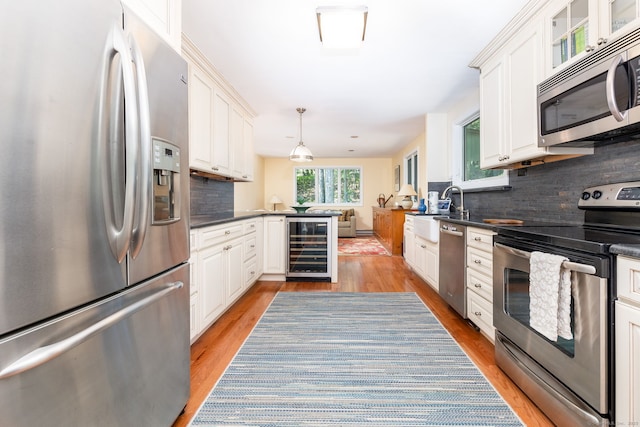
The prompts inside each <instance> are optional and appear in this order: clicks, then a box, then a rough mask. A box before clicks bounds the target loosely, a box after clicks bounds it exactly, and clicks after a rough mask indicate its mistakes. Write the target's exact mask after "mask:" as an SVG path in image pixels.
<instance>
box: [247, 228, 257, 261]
mask: <svg viewBox="0 0 640 427" xmlns="http://www.w3.org/2000/svg"><path fill="white" fill-rule="evenodd" d="M256 245H257V240H256V235H255V233H254V234H250V235H248V236H245V238H244V259H248V258H251V257H252V256H255V255H256V249H257V248H256Z"/></svg>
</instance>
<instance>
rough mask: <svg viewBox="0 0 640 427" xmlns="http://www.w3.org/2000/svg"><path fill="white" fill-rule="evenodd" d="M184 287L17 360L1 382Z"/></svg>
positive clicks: (143, 301) (162, 292) (159, 294)
mask: <svg viewBox="0 0 640 427" xmlns="http://www.w3.org/2000/svg"><path fill="white" fill-rule="evenodd" d="M183 286H184V283H182V282H174V283H170V284H169V285H168V286H167V287H165V288H163V289H161V290H159V291H158V292H156V293H154V294H152V295H149V296H148V297H146V298H143V299H141V300H140V301H138V302H136V303H133V304H131V305H129V306H127V307H125V308H123V309H122V310H119V311H116V312H115V313H113V314H111V315H109V316H107V317H105V318H104V319H102V320H101V321H99V322H97V323H94V324H93V325H91V326H90V327H88V328H86V329H84V330H82V331H80V332H78V333H77V334H74V335H72V336H70V337H68V338H65V339H63V340H62V341H58V342H57V343H54V344H49V345H46V346H44V347H40V348H37V349H35V350H33V351H31V352H29V353H27V354H25V355H24V356H22V357H21V358H20V359H18V360H16V361H15V362H13V363H11V364H10V365H9V366H7V367H6V368H4V369H3V370H2V371H0V380H2V379H5V378H9V377H12V376H14V375H18V374H20V373H22V372H25V371H28V370H30V369H33V368H37V367H38V366H40V365H43V364H45V363H47V362H49V361H50V360H53V359H55V358H56V357H58V356H60V355H62V354H64V353H66V352H67V351H69V350H71V349H72V348H74V347H77V346H78V345H80V344H82V343H83V342H85V341H87V340H88V339H89V338H91V337H93V336H94V335H96V334H98V333H100V332H102V331H104V330H105V329H107V328H109V327H111V326H113V325H115V324H116V323H118V322H121V321H122V320H124V319H126V318H127V317H129V316H131V315H132V314H134V313H135V312H137V311H140V310H142V309H143V308H145V307H147V306H149V305H151V304H153V303H154V302H156V301H158V300H159V299H162V298H164V297H165V295H167V294H169V293H171V292H173V291H175V290H177V289H180V288H182V287H183Z"/></svg>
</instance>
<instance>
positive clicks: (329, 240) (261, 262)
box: [189, 210, 340, 342]
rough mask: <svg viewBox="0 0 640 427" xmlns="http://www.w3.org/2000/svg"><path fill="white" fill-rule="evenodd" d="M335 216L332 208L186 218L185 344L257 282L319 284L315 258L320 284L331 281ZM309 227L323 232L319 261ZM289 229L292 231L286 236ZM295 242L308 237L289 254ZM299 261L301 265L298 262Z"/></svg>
mask: <svg viewBox="0 0 640 427" xmlns="http://www.w3.org/2000/svg"><path fill="white" fill-rule="evenodd" d="M338 216H340V211H332V210H312V211H307V212H306V213H295V212H288V211H275V212H274V211H263V210H255V211H245V212H228V213H216V214H212V215H196V216H192V217H191V233H190V241H191V257H190V259H189V262H190V264H191V275H192V277H191V303H190V304H191V334H190V335H191V342H193V341H195V340H196V339H197V338H198V337H199V336H200V335H201V334H202V333H203V332H204V331H205V330H206V329H207V328H208V327H209V326H210V325H211V324H212V323H213V322H215V321H216V320H217V319H218V318H219V317H220V316H221V315H222V314H223V313H224V312H225V311H226V310H227V309H228V308H229V307H230V306H231V305H232V304H233V303H234V302H235V301H237V299H238V298H239V297H240V296H242V295H243V294H244V293H245V292H246V291H247V290H248V289H249V288H251V286H252V285H253V284H254V283H255V282H256V281H257V280H258V279H260V280H264V281H300V280H306V281H308V280H321V279H318V278H317V276H318V274H317V272H316V271H317V264H318V259H319V258H322V261H321V262H324V266H325V268H326V271H325V274H324V276H325V277H324V278H323V279H322V280H323V281H331V282H332V283H336V282H337V281H338ZM300 224H302V228H301V227H300ZM307 224H308V225H309V226H308V227H307ZM312 224H319V225H320V228H321V229H322V230H323V232H324V240H323V242H322V244H321V245H320V246H321V248H320V250H321V251H322V257H320V256H318V255H317V253H318V252H319V249H318V246H319V242H318V239H319V236H318V235H317V234H318V233H317V232H315V231H314V232H312V231H311V230H312V228H313V227H312ZM323 224H324V226H323ZM327 225H328V227H327ZM289 227H291V228H292V230H297V231H295V232H290V231H289ZM296 227H297V228H296ZM307 229H308V230H309V233H307V232H306V230H307ZM314 230H317V229H314ZM314 233H315V234H314ZM290 235H291V236H290ZM296 238H297V239H298V240H300V239H303V240H304V239H305V238H306V239H309V241H308V242H307V246H306V247H302V248H301V249H300V248H298V249H297V252H296V251H294V250H292V248H293V245H294V244H293V243H292V244H290V241H292V242H293V239H296ZM290 246H291V248H290ZM303 246H304V244H303ZM310 246H312V247H310ZM300 259H304V260H305V262H304V263H301V262H300V261H299V260H300ZM296 261H297V264H296ZM311 264H314V267H313V268H309V269H308V270H306V269H305V268H304V267H302V268H301V267H300V266H301V265H311ZM305 271H308V274H305ZM307 275H308V276H309V277H306V276H307Z"/></svg>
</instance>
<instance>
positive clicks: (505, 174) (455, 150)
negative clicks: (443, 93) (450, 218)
mask: <svg viewBox="0 0 640 427" xmlns="http://www.w3.org/2000/svg"><path fill="white" fill-rule="evenodd" d="M478 118H479V119H480V127H481V128H482V117H481V116H480V111H478V110H476V111H475V112H473V113H472V114H470V115H466V116H464V117H462V118H461V119H459V120H456V121H455V122H454V125H453V129H452V138H451V139H452V156H451V158H452V166H451V168H452V172H453V173H452V179H451V182H452V184H453V185H457V186H458V187H460V188H462V189H463V190H471V189H483V188H491V187H499V186H506V185H509V171H508V170H503V171H502V173H501V174H500V175H498V176H493V177H490V178H481V179H474V180H468V181H465V180H464V170H465V165H464V162H465V158H464V127H465V126H466V125H468V124H469V123H471V122H473V121H474V120H476V119H478ZM481 143H482V142H481ZM480 154H482V150H481V153H480Z"/></svg>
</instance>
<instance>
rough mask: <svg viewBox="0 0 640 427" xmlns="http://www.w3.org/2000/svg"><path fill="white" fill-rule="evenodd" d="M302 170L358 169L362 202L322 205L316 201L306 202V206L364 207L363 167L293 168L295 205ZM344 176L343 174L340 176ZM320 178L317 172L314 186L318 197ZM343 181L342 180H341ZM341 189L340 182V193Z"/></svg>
mask: <svg viewBox="0 0 640 427" xmlns="http://www.w3.org/2000/svg"><path fill="white" fill-rule="evenodd" d="M300 169H307V170H308V169H314V170H316V171H317V170H319V169H340V170H345V169H350V170H352V169H356V170H358V171H359V174H360V201H359V202H353V203H347V202H337V203H320V202H316V201H305V202H304V203H305V205H306V206H337V207H339V206H345V207H354V206H364V204H363V203H364V202H363V197H364V180H363V179H362V174H363V167H362V166H296V167H294V168H293V201H294V203H296V204H297V199H298V170H300ZM340 175H342V174H340ZM318 176H319V174H318V173H317V172H316V174H315V185H314V189H315V193H316V197H317V194H318ZM340 179H341V178H340ZM340 189H341V185H340V181H339V182H338V191H340Z"/></svg>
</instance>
